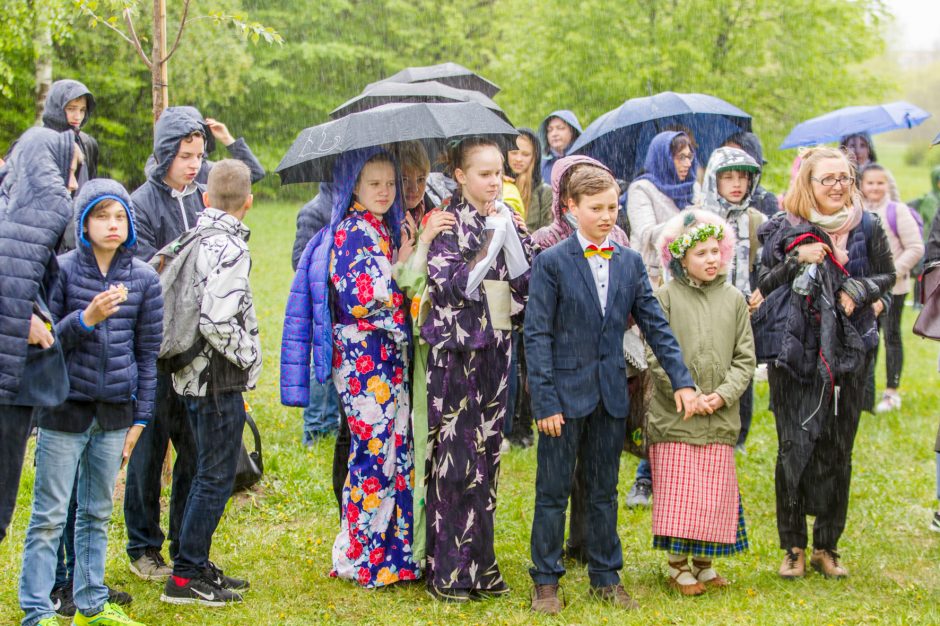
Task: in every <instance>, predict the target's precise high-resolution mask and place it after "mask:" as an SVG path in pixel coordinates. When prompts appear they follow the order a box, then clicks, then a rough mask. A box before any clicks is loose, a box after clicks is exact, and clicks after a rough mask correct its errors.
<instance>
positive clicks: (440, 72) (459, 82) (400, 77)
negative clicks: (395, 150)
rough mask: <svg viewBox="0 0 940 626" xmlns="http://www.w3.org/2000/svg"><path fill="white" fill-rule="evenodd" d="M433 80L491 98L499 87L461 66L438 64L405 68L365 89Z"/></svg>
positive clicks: (497, 91)
mask: <svg viewBox="0 0 940 626" xmlns="http://www.w3.org/2000/svg"><path fill="white" fill-rule="evenodd" d="M429 80H434V81H437V82H439V83H444V84H445V85H449V86H451V87H456V88H457V89H470V90H473V91H479V92H480V93H482V94H484V95H485V96H487V97H489V98H492V97H493V96H495V95H496V94H497V93H499V86H498V85H496V84H495V83H491V82H490V81H488V80H486V79H485V78H483V77H482V76H480V75H479V74H474V73H473V72H471V71H470V70H468V69H467V68H465V67H464V66H463V65H458V64H457V63H439V64H438V65H425V66H422V67H406V68H405V69H403V70H402V71H400V72H398V73H396V74H392V75H391V76H389V77H388V78H385V79H383V80H380V81H378V82H377V83H370V84H369V85H368V86H367V87H366V89H368V88H369V87H372V86H373V85H376V84H378V83H423V82H427V81H429Z"/></svg>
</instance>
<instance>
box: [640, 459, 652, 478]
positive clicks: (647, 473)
mask: <svg viewBox="0 0 940 626" xmlns="http://www.w3.org/2000/svg"><path fill="white" fill-rule="evenodd" d="M640 479H643V480H648V481H650V482H653V468H651V467H650V462H649V461H647V460H646V459H640V463H639V465H637V466H636V480H640Z"/></svg>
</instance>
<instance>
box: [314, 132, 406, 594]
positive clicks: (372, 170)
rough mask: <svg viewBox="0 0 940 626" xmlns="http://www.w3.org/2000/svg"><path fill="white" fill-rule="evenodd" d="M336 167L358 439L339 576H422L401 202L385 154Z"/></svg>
mask: <svg viewBox="0 0 940 626" xmlns="http://www.w3.org/2000/svg"><path fill="white" fill-rule="evenodd" d="M337 169H338V174H339V175H340V176H342V177H343V180H337V181H336V182H337V183H338V184H339V185H340V186H341V190H345V193H342V192H341V193H339V194H337V198H336V201H335V202H336V204H334V219H333V224H335V228H334V236H333V247H332V250H331V252H330V261H329V278H330V283H331V289H330V291H331V293H330V297H331V300H332V317H333V343H334V348H333V383H334V384H335V385H336V390H337V392H338V393H339V397H340V401H341V402H342V403H343V408H344V409H345V412H346V416H347V419H348V423H349V429H350V431H351V434H352V442H351V445H350V454H349V476H348V477H347V479H346V484H345V486H344V487H343V509H344V515H343V520H342V529H341V531H340V533H339V535H338V536H337V537H336V541H335V543H334V544H333V572H332V575H333V576H338V577H340V578H348V579H352V580H355V581H357V582H358V583H359V584H360V585H362V586H363V587H379V586H384V585H390V584H392V583H395V582H397V581H399V580H414V579H415V578H416V577H418V576H419V575H420V570H419V569H418V567H417V566H416V564H415V562H414V559H413V557H412V546H411V544H412V532H413V519H412V487H413V484H414V469H413V468H414V463H413V459H412V449H411V441H410V434H409V411H410V406H409V401H408V381H407V376H406V372H407V371H408V367H407V358H408V338H409V337H408V332H409V327H408V322H407V319H406V311H405V297H404V295H403V294H402V292H401V290H400V289H399V288H398V286H397V285H396V284H395V281H394V279H393V278H392V250H393V248H394V247H395V246H396V245H397V241H398V233H399V230H400V224H401V201H400V197H399V196H398V195H397V193H396V191H397V190H396V180H397V175H396V172H395V166H394V164H393V162H392V159H391V157H390V156H389V155H388V154H387V153H385V152H383V151H379V150H377V149H373V150H369V151H364V152H362V153H359V155H358V158H351V159H346V161H345V162H343V163H341V165H340V167H338V168H337ZM344 170H345V171H344ZM351 181H355V182H354V184H352V185H351V184H350V182H351ZM340 215H345V217H344V218H342V220H341V221H338V218H339V217H340ZM337 221H338V224H337Z"/></svg>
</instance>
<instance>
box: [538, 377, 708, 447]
mask: <svg viewBox="0 0 940 626" xmlns="http://www.w3.org/2000/svg"><path fill="white" fill-rule="evenodd" d="M673 397H674V398H675V400H676V413H683V412H684V415H683V416H682V419H684V420H687V419H690V418H691V417H693V416H695V415H711V414H712V413H714V412H715V411H717V410H718V409H720V408H721V407H723V406H724V405H725V401H724V399H723V398H722V397H721V396H719V395H718V394H717V393H708V394H705V393H699V392H697V391H695V389H693V388H691V387H683V388H682V389H679V390H677V391H676V392H675V393H674V394H673ZM535 423H536V426H538V429H539V432H540V433H542V434H543V435H548V436H549V437H560V436H561V427H562V426H564V424H565V417H564V415H562V414H561V413H556V414H555V415H549V416H548V417H545V418H542V419H540V420H536V422H535Z"/></svg>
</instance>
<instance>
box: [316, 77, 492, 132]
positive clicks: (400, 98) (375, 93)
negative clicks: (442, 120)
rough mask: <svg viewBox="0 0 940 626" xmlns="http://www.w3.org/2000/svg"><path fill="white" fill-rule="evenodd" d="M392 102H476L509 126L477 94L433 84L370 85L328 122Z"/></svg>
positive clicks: (337, 108)
mask: <svg viewBox="0 0 940 626" xmlns="http://www.w3.org/2000/svg"><path fill="white" fill-rule="evenodd" d="M392 102H438V103H442V102H476V103H478V104H481V105H483V106H485V107H486V108H487V109H489V110H491V111H493V112H494V113H496V114H497V115H499V116H500V117H501V118H503V119H504V120H506V121H507V122H509V118H508V117H507V116H506V114H505V113H504V112H503V110H502V109H501V108H499V105H498V104H496V103H495V102H493V101H492V100H491V99H490V98H487V97H486V96H485V95H483V94H482V93H480V92H479V91H472V90H470V89H457V88H456V87H450V86H448V85H445V84H443V83H439V82H437V81H433V80H430V81H427V82H423V83H391V82H379V83H372V85H370V86H369V87H366V89H365V90H364V91H363V92H362V93H361V94H359V95H358V96H356V97H355V98H353V99H352V100H349V101H347V102H344V103H343V104H341V105H339V106H338V107H336V108H335V109H333V110H332V111H331V112H330V119H333V120H336V119H339V118H341V117H343V116H345V115H349V114H350V113H358V112H360V111H366V110H368V109H372V108H375V107H377V106H381V105H383V104H389V103H392Z"/></svg>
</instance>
